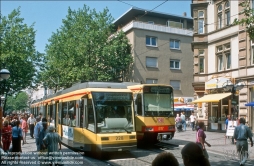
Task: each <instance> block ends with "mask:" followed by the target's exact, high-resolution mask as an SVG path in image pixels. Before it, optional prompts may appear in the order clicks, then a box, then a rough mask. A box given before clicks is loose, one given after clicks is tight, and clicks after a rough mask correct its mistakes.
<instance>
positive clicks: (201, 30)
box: [198, 11, 204, 34]
mask: <svg viewBox="0 0 254 166" xmlns="http://www.w3.org/2000/svg"><path fill="white" fill-rule="evenodd" d="M203 33H204V11H198V34H203Z"/></svg>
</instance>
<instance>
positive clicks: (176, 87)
mask: <svg viewBox="0 0 254 166" xmlns="http://www.w3.org/2000/svg"><path fill="white" fill-rule="evenodd" d="M170 85H171V86H172V87H173V88H174V90H181V83H180V81H179V80H170Z"/></svg>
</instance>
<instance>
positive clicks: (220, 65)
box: [216, 43, 232, 71]
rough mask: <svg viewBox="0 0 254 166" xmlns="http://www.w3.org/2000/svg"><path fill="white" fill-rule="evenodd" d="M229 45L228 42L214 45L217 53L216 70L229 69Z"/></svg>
mask: <svg viewBox="0 0 254 166" xmlns="http://www.w3.org/2000/svg"><path fill="white" fill-rule="evenodd" d="M230 48H231V46H230V43H225V44H223V45H220V46H217V47H216V55H217V70H218V71H222V70H225V69H231V62H232V60H231V53H230V52H231V49H230Z"/></svg>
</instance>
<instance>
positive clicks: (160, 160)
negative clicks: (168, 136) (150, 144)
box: [152, 152, 179, 166]
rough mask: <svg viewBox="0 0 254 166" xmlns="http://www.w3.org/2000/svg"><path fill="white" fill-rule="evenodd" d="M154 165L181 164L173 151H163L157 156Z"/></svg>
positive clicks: (168, 165)
mask: <svg viewBox="0 0 254 166" xmlns="http://www.w3.org/2000/svg"><path fill="white" fill-rule="evenodd" d="M152 166H179V163H178V161H177V159H176V158H175V156H174V155H173V154H172V153H170V152H162V153H160V154H158V155H157V156H156V157H155V159H154V160H153V162H152Z"/></svg>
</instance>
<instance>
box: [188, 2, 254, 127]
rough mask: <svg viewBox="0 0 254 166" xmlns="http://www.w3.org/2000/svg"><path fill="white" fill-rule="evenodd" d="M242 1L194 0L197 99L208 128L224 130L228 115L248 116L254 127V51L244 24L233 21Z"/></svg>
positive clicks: (197, 107)
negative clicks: (251, 104) (250, 104)
mask: <svg viewBox="0 0 254 166" xmlns="http://www.w3.org/2000/svg"><path fill="white" fill-rule="evenodd" d="M239 3H240V1H230V0H228V1H227V0H196V1H195V0H193V1H192V4H191V10H192V11H191V12H192V17H193V25H194V34H193V43H192V48H193V52H194V55H193V58H194V82H193V84H192V85H193V88H194V91H195V93H194V98H195V99H197V100H196V101H194V102H195V103H196V111H197V113H198V114H201V115H202V117H203V119H204V120H205V121H207V125H208V129H211V130H224V125H223V124H224V121H225V118H226V116H227V115H230V116H231V118H232V117H233V118H234V119H235V118H236V117H237V118H239V117H244V118H246V120H247V122H248V125H249V126H250V127H251V128H252V129H254V111H253V110H251V109H253V108H251V107H246V106H245V104H246V103H248V102H250V101H253V99H254V92H253V86H254V84H253V83H254V54H253V48H254V47H253V44H252V43H253V42H252V41H250V39H249V37H248V34H247V33H246V31H245V27H243V26H239V25H232V23H233V21H234V19H235V18H237V19H241V18H243V17H244V16H243V15H239V11H241V10H242V7H241V6H240V5H239Z"/></svg>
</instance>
